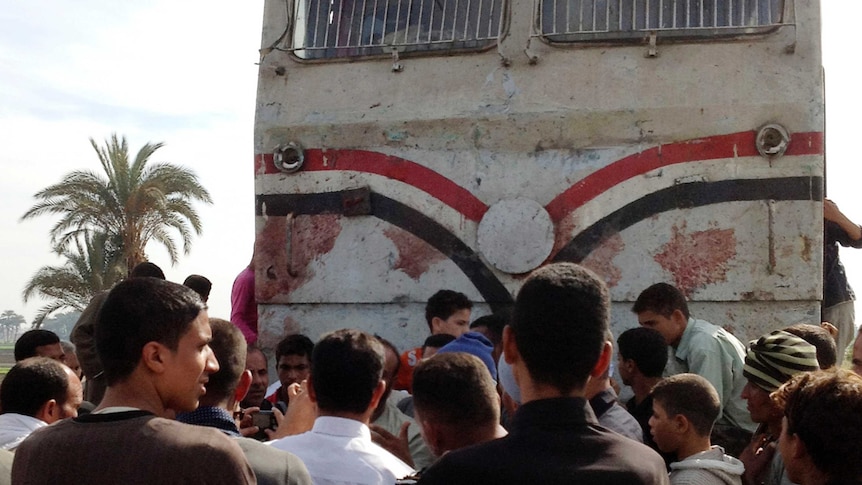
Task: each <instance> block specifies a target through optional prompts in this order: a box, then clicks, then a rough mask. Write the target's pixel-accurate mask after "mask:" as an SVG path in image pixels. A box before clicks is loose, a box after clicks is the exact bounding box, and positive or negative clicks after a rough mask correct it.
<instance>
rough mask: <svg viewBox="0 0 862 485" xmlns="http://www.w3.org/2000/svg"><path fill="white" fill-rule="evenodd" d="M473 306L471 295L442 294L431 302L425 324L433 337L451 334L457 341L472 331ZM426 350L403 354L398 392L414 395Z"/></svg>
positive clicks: (409, 351)
mask: <svg viewBox="0 0 862 485" xmlns="http://www.w3.org/2000/svg"><path fill="white" fill-rule="evenodd" d="M472 309H473V302H471V301H470V299H469V298H467V295H465V294H463V293H459V292H457V291H452V290H440V291H438V292H437V293H434V294H433V295H432V296H431V298H429V299H428V304H427V305H426V306H425V321H426V323H428V330H430V331H431V335H439V334H443V333H445V334H449V335H451V336H453V337H455V338H458V337H460V336H461V335H464V334H465V333H467V332H468V331H469V330H470V328H469V325H470V311H471V310H472ZM422 357H423V355H422V347H416V348H415V349H410V350H408V351H406V352H404V353H403V354H401V357H400V360H401V366H400V367H399V368H398V375H397V376H396V377H395V385H394V386H393V387H394V388H395V389H397V390H405V391H407V392H413V369H414V368H415V367H416V365H417V364H419V362H420V361H421V360H422Z"/></svg>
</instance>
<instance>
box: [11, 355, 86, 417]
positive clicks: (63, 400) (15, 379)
mask: <svg viewBox="0 0 862 485" xmlns="http://www.w3.org/2000/svg"><path fill="white" fill-rule="evenodd" d="M82 401H83V389H82V387H81V381H80V380H79V379H78V376H76V375H75V373H74V372H72V370H71V369H69V368H68V367H67V366H65V365H63V364H61V363H59V362H57V361H56V360H53V359H49V358H47V357H30V358H27V359H24V360H22V361H20V362H18V363H17V364H15V366H14V367H12V369H11V370H10V371H9V373H7V374H6V377H5V378H4V379H3V383H2V384H0V409H2V412H3V413H4V414H5V413H16V414H23V415H25V416H32V417H34V418H37V419H41V420H42V421H44V422H46V423H48V424H51V423H53V422H55V421H59V420H61V419H63V418H74V417H76V416H77V415H78V407H79V406H80V405H81V402H82Z"/></svg>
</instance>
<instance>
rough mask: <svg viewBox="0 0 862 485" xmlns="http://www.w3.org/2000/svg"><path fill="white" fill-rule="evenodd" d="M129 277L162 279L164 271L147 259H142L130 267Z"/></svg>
mask: <svg viewBox="0 0 862 485" xmlns="http://www.w3.org/2000/svg"><path fill="white" fill-rule="evenodd" d="M129 278H156V279H160V280H163V279H165V273H164V271H162V268H159V267H158V266H156V265H155V264H153V263H151V262H149V261H144V262H143V263H138V264H137V265H136V266H135V267H134V268H132V271H130V272H129Z"/></svg>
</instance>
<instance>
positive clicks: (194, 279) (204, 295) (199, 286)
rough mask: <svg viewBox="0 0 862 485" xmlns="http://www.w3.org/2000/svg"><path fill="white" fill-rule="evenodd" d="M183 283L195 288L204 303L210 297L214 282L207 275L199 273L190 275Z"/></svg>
mask: <svg viewBox="0 0 862 485" xmlns="http://www.w3.org/2000/svg"><path fill="white" fill-rule="evenodd" d="M183 285H184V286H188V287H189V288H191V289H193V290H195V293H197V294H198V295H200V297H201V300H203V302H204V303H206V302H207V300H209V299H210V291H212V289H213V284H212V281H210V280H209V278H207V277H206V276H201V275H199V274H192V275H188V276H187V277H186V279H185V280H184V281H183Z"/></svg>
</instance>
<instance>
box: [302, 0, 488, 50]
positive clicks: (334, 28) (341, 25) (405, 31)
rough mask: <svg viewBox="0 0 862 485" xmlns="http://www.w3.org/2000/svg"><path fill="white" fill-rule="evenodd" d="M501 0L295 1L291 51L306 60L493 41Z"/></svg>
mask: <svg viewBox="0 0 862 485" xmlns="http://www.w3.org/2000/svg"><path fill="white" fill-rule="evenodd" d="M502 10H503V0H294V1H293V19H294V21H293V22H292V24H293V25H294V30H293V43H292V49H291V50H293V52H294V53H295V54H296V55H297V56H298V57H300V58H303V59H321V58H338V57H357V56H368V55H379V54H390V53H392V51H398V52H399V53H404V52H417V51H436V50H443V51H453V50H455V51H457V50H476V49H481V48H484V47H488V46H490V45H493V44H494V43H495V42H496V39H497V36H498V31H499V29H500V16H501V12H502Z"/></svg>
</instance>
